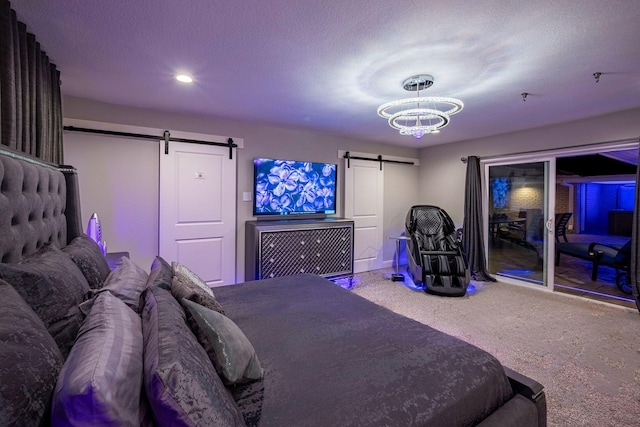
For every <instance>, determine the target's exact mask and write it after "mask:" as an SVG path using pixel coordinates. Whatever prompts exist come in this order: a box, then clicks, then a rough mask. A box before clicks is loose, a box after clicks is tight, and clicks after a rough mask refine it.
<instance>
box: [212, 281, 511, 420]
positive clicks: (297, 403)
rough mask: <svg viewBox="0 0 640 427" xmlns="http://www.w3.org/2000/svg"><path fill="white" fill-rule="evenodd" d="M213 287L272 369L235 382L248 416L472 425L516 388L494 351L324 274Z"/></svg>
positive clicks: (280, 418) (263, 363) (237, 397)
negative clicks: (255, 379)
mask: <svg viewBox="0 0 640 427" xmlns="http://www.w3.org/2000/svg"><path fill="white" fill-rule="evenodd" d="M215 294H216V298H217V299H218V301H219V302H220V303H221V304H222V306H223V307H224V309H225V310H226V312H227V315H228V316H229V317H230V318H231V319H233V320H234V321H235V322H236V323H237V324H238V326H240V328H241V329H242V330H243V331H244V333H245V334H246V335H247V337H248V338H249V340H250V341H251V342H252V344H253V345H254V347H255V349H256V352H257V354H258V357H259V359H260V362H261V364H262V367H263V368H264V369H265V376H264V379H263V380H262V381H261V382H257V383H252V384H249V385H245V386H241V387H238V388H236V389H235V390H234V397H235V398H236V401H237V402H238V405H239V406H240V408H241V410H242V411H243V412H244V415H245V419H246V420H247V422H248V424H253V425H257V424H259V425H261V426H285V425H298V426H303V425H309V426H311V425H313V426H346V425H367V426H374V425H403V426H410V425H431V426H464V425H474V424H477V423H478V422H479V421H481V420H482V419H484V418H485V417H487V416H488V415H489V414H490V413H491V412H493V411H495V410H496V409H497V408H498V407H499V406H501V405H503V403H504V402H506V401H507V400H509V399H510V398H511V397H512V395H513V391H512V389H511V386H510V384H509V381H508V379H507V376H506V375H505V372H504V369H503V368H502V366H501V365H500V363H499V362H498V361H497V360H496V359H495V358H494V357H493V356H491V355H490V354H488V353H486V352H485V351H483V350H481V349H479V348H477V347H474V346H473V345H471V344H468V343H466V342H464V341H462V340H460V339H457V338H454V337H452V336H450V335H447V334H445V333H442V332H440V331H437V330H435V329H433V328H430V327H429V326H426V325H423V324H421V323H418V322H416V321H413V320H411V319H409V318H406V317H404V316H401V315H398V314H396V313H393V312H392V311H390V310H388V309H386V308H383V307H380V306H378V305H376V304H374V303H372V302H370V301H368V300H366V299H364V298H361V297H359V296H358V295H355V294H352V293H351V292H349V291H347V290H345V289H342V288H341V287H339V286H337V285H335V284H333V283H332V282H330V281H328V280H325V279H323V278H320V277H318V276H312V275H301V276H290V277H284V278H276V279H268V280H262V281H255V282H247V283H244V284H240V285H234V286H228V287H222V288H217V289H216V290H215ZM424 309H425V310H429V307H428V306H427V305H425V307H424Z"/></svg>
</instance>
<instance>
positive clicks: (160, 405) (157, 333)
mask: <svg viewBox="0 0 640 427" xmlns="http://www.w3.org/2000/svg"><path fill="white" fill-rule="evenodd" d="M143 300H144V307H143V310H142V332H143V340H144V384H145V391H146V394H147V398H148V400H149V404H150V406H151V409H152V412H153V417H154V419H155V421H156V422H157V423H159V424H162V425H171V426H196V425H201V426H209V425H211V426H214V425H215V426H239V425H244V420H243V418H242V415H241V414H240V412H239V411H238V407H237V406H236V404H235V402H234V401H233V398H232V397H231V394H230V393H229V391H228V390H227V389H226V388H225V387H224V384H222V381H221V380H220V378H219V377H218V374H217V373H216V370H215V369H214V367H213V365H212V364H211V361H210V360H209V357H208V356H207V353H206V352H205V351H204V349H203V348H202V346H201V345H200V344H199V343H198V341H197V340H196V337H195V336H194V335H193V333H192V332H191V330H190V329H189V326H187V323H186V319H185V314H184V310H183V309H182V307H181V306H180V304H179V303H178V302H177V301H176V299H175V298H174V297H173V296H172V295H171V293H170V292H169V291H167V290H166V289H163V288H161V287H157V286H156V287H151V288H148V289H147V290H146V291H145V292H144V294H143Z"/></svg>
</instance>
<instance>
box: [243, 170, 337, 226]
mask: <svg viewBox="0 0 640 427" xmlns="http://www.w3.org/2000/svg"><path fill="white" fill-rule="evenodd" d="M254 167H255V174H256V176H255V180H256V182H255V185H256V188H255V203H256V212H255V213H256V214H267V215H290V214H305V213H307V214H313V213H324V214H332V213H335V189H336V165H334V164H330V163H312V162H300V161H293V160H274V159H255V160H254Z"/></svg>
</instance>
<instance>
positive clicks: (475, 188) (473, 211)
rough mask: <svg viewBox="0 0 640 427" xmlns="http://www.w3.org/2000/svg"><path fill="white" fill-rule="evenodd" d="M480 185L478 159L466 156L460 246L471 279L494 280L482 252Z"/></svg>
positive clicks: (482, 233)
mask: <svg viewBox="0 0 640 427" xmlns="http://www.w3.org/2000/svg"><path fill="white" fill-rule="evenodd" d="M482 224H483V221H482V186H481V182H480V159H479V158H478V157H476V156H470V157H469V158H467V177H466V181H465V192H464V222H463V225H462V227H463V235H462V246H463V249H464V252H465V255H466V257H467V261H468V262H469V272H470V273H471V278H472V279H473V280H479V281H483V282H495V281H496V279H494V278H493V277H491V276H490V275H489V273H488V272H487V259H486V257H485V254H484V230H483V227H482Z"/></svg>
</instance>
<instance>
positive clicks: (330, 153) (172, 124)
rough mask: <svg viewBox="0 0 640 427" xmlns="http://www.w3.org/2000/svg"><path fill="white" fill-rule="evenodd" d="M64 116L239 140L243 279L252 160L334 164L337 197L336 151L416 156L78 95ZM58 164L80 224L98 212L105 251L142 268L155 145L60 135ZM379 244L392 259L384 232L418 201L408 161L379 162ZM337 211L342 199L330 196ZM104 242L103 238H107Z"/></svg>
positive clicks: (152, 217)
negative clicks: (69, 183) (74, 176)
mask: <svg viewBox="0 0 640 427" xmlns="http://www.w3.org/2000/svg"><path fill="white" fill-rule="evenodd" d="M63 111H64V116H65V120H67V121H68V120H69V119H81V120H91V121H97V122H106V123H113V124H121V125H130V126H140V127H148V128H159V129H169V130H171V131H184V132H193V133H201V134H209V135H224V136H232V137H238V138H243V139H244V148H243V149H241V150H237V159H238V176H237V183H238V187H237V226H238V229H237V255H236V257H237V261H236V279H237V281H239V282H240V281H243V280H244V223H245V221H248V220H252V219H255V218H254V217H253V216H252V204H251V202H243V201H242V193H243V192H250V191H251V187H252V185H253V181H252V180H253V158H254V157H282V158H290V159H299V160H305V159H310V160H314V161H320V162H331V163H338V164H339V165H340V166H339V170H338V173H339V175H340V176H339V183H338V194H343V178H344V171H343V170H342V166H341V165H342V161H338V150H349V151H354V152H355V151H357V152H368V153H372V154H376V155H377V154H382V155H387V156H398V157H408V158H417V157H418V150H417V149H412V148H402V147H397V146H391V145H384V144H379V143H373V142H368V141H361V140H355V139H349V138H344V137H339V136H334V135H328V134H322V133H317V132H310V131H305V130H299V129H285V128H277V127H270V126H262V125H259V124H252V123H250V122H238V121H232V120H226V119H219V118H211V117H202V116H195V115H177V114H171V113H166V112H160V111H154V110H151V109H140V108H131V107H124V106H119V105H113V104H106V103H100V102H95V101H91V100H86V99H80V98H74V97H65V98H64V99H63ZM64 141H65V142H64V143H65V163H67V164H71V165H74V166H76V168H78V171H79V177H80V192H81V203H82V208H83V221H84V222H85V223H86V221H87V220H88V218H89V215H90V214H91V213H92V212H94V211H96V212H99V215H100V218H101V221H102V223H103V228H104V229H105V231H104V233H105V239H106V240H107V244H108V245H109V246H108V249H109V251H125V250H127V251H129V252H131V257H132V259H133V260H134V261H135V262H137V263H139V265H140V266H141V267H143V268H145V269H147V270H148V269H149V266H150V264H151V261H152V260H153V257H155V255H156V254H157V248H158V230H157V221H158V220H157V211H158V194H157V193H158V170H159V157H158V154H157V153H158V145H157V143H156V142H148V141H141V140H130V139H122V138H116V137H106V136H98V135H92V134H82V133H73V132H65V134H64ZM384 167H385V201H384V205H385V210H384V215H385V225H384V227H385V229H384V238H385V246H384V253H383V257H384V260H386V261H390V260H391V259H392V258H393V256H394V250H395V244H394V242H393V241H388V237H389V236H395V235H399V234H400V233H401V232H402V230H403V229H404V228H403V227H404V226H403V224H404V215H405V214H406V211H407V210H408V209H409V207H410V206H411V205H413V204H416V203H417V200H418V197H417V195H418V192H419V188H418V173H419V168H418V167H416V166H406V165H394V164H385V165H384ZM337 208H338V209H337V210H338V215H339V216H341V215H342V214H343V212H344V200H343V199H340V200H338V206H337ZM123 217H126V218H127V220H130V221H131V227H130V229H129V230H127V231H126V233H127V234H126V236H125V235H124V234H121V233H120V232H119V231H117V232H116V231H115V230H119V228H118V225H119V224H120V223H119V222H118V221H120V218H123ZM153 224H155V227H154V226H153ZM109 240H111V241H109Z"/></svg>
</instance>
